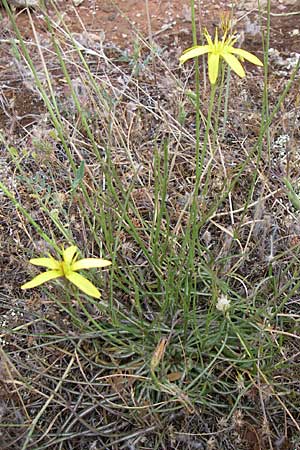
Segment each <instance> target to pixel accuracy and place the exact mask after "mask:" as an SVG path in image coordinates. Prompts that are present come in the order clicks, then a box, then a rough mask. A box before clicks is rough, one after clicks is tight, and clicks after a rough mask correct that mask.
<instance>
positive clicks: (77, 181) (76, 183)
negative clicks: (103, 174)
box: [71, 160, 84, 191]
mask: <svg viewBox="0 0 300 450" xmlns="http://www.w3.org/2000/svg"><path fill="white" fill-rule="evenodd" d="M83 177H84V160H82V161H81V163H80V166H79V167H78V169H77V170H76V173H75V178H74V181H73V183H72V187H71V191H74V190H75V189H76V188H77V187H78V186H79V184H80V183H81V181H82V180H83Z"/></svg>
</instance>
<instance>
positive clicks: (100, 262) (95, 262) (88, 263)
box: [71, 258, 111, 270]
mask: <svg viewBox="0 0 300 450" xmlns="http://www.w3.org/2000/svg"><path fill="white" fill-rule="evenodd" d="M110 265H111V261H107V260H106V259H101V258H84V259H80V260H79V261H76V262H75V263H73V264H72V266H71V270H81V269H91V268H93V267H107V266H110Z"/></svg>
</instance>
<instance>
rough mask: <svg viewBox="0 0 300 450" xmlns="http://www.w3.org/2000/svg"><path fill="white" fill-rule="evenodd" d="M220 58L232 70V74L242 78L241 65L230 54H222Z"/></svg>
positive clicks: (243, 72)
mask: <svg viewBox="0 0 300 450" xmlns="http://www.w3.org/2000/svg"><path fill="white" fill-rule="evenodd" d="M222 56H223V58H224V59H225V61H226V62H227V64H228V65H229V66H230V67H231V69H232V70H234V72H235V73H237V74H238V76H239V77H241V78H243V77H244V76H245V71H244V69H243V66H242V64H241V63H240V62H239V60H238V59H237V58H236V57H235V56H234V55H231V54H230V53H224V54H222Z"/></svg>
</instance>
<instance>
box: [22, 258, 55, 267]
mask: <svg viewBox="0 0 300 450" xmlns="http://www.w3.org/2000/svg"><path fill="white" fill-rule="evenodd" d="M29 262H30V263H31V264H33V265H34V266H41V267H47V269H54V270H59V268H60V262H59V261H56V260H55V259H54V258H51V257H50V258H32V259H30V260H29Z"/></svg>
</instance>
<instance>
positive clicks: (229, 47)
mask: <svg viewBox="0 0 300 450" xmlns="http://www.w3.org/2000/svg"><path fill="white" fill-rule="evenodd" d="M204 36H205V38H206V41H207V45H195V46H194V47H191V48H188V49H187V50H185V51H184V52H183V54H182V55H181V57H180V58H179V61H180V64H183V63H185V62H186V61H187V60H188V59H191V58H195V57H196V56H200V55H204V54H205V53H208V76H209V81H210V82H211V84H215V83H216V81H217V78H218V73H219V63H220V59H221V58H223V59H224V60H225V61H226V62H227V64H228V65H229V66H230V67H231V69H232V70H233V71H234V72H235V73H236V74H238V75H239V76H240V77H241V78H243V77H244V76H245V71H244V68H243V66H242V64H241V63H240V61H239V60H238V58H236V57H235V56H234V55H237V56H240V58H241V59H242V61H243V60H244V59H246V60H247V61H250V62H251V63H252V64H256V65H257V66H262V65H263V63H262V62H261V61H260V60H259V59H258V58H257V57H256V56H255V55H252V53H249V52H247V51H246V50H242V49H241V48H235V47H233V45H234V43H235V42H236V38H235V36H233V35H231V36H229V37H227V35H226V33H225V34H224V36H223V38H222V40H221V41H220V40H219V39H218V30H217V28H216V33H215V40H214V42H213V40H212V38H211V37H210V35H209V33H208V31H207V30H205V32H204Z"/></svg>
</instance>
